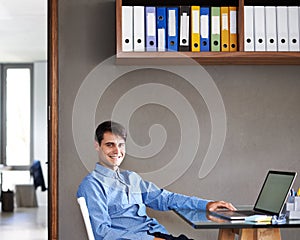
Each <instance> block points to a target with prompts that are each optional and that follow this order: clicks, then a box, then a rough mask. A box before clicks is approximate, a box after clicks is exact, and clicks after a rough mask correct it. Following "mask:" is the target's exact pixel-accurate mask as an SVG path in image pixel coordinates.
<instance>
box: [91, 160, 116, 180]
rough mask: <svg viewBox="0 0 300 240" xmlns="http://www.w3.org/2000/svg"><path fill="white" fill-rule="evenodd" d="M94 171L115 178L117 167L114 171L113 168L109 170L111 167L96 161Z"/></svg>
mask: <svg viewBox="0 0 300 240" xmlns="http://www.w3.org/2000/svg"><path fill="white" fill-rule="evenodd" d="M95 171H96V172H97V173H99V174H101V175H104V176H106V177H112V178H115V177H116V176H117V172H118V173H119V168H118V169H117V170H116V171H114V170H111V169H109V168H107V167H104V166H102V165H101V164H99V163H97V164H96V167H95Z"/></svg>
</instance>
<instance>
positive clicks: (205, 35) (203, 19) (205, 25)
mask: <svg viewBox="0 0 300 240" xmlns="http://www.w3.org/2000/svg"><path fill="white" fill-rule="evenodd" d="M208 23H209V22H208V15H202V16H201V36H202V38H208V33H209V29H208Z"/></svg>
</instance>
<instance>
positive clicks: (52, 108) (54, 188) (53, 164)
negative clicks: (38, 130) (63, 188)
mask: <svg viewBox="0 0 300 240" xmlns="http://www.w3.org/2000/svg"><path fill="white" fill-rule="evenodd" d="M48 110H49V112H48V115H49V117H48V121H49V122H48V138H49V139H48V142H49V147H48V163H49V164H48V166H49V170H48V171H49V174H48V176H49V177H48V178H49V180H48V181H49V188H48V239H50V240H57V239H58V0H48Z"/></svg>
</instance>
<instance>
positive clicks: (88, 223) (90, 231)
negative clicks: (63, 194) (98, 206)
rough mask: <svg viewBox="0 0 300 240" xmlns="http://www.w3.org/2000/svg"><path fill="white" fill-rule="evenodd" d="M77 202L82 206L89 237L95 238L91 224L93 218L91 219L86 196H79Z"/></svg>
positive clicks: (92, 239)
mask: <svg viewBox="0 0 300 240" xmlns="http://www.w3.org/2000/svg"><path fill="white" fill-rule="evenodd" d="M77 202H78V204H79V206H80V210H81V214H82V217H83V221H84V224H85V228H86V231H87V235H88V239H89V240H95V237H94V233H93V229H92V224H91V220H90V215H89V210H88V208H87V206H86V201H85V198H84V197H80V198H77Z"/></svg>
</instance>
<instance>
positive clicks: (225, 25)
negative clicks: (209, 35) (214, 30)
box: [221, 7, 230, 52]
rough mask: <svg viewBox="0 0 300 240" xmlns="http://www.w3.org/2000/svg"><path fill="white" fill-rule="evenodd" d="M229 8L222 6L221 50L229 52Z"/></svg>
mask: <svg viewBox="0 0 300 240" xmlns="http://www.w3.org/2000/svg"><path fill="white" fill-rule="evenodd" d="M229 48H230V47H229V8H228V7H221V51H222V52H229Z"/></svg>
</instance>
